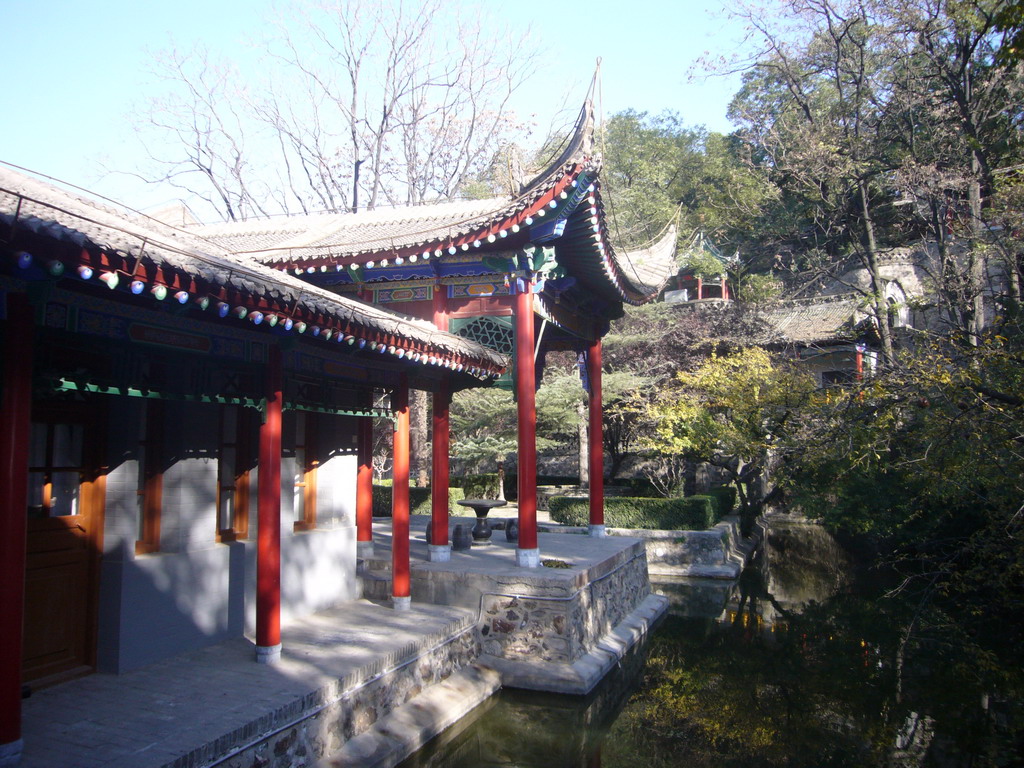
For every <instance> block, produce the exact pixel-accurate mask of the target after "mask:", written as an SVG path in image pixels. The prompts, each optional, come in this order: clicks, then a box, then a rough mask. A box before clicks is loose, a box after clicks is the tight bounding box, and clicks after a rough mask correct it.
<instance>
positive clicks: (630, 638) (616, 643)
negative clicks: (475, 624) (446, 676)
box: [479, 595, 669, 696]
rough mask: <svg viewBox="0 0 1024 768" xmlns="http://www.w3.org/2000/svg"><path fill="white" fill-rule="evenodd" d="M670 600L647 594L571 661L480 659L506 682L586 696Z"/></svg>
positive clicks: (507, 683) (502, 681) (644, 631)
mask: <svg viewBox="0 0 1024 768" xmlns="http://www.w3.org/2000/svg"><path fill="white" fill-rule="evenodd" d="M668 604H669V601H668V598H666V597H664V596H662V595H648V596H647V597H646V598H644V600H643V602H641V603H640V605H638V606H637V607H636V608H635V609H634V610H633V611H632V612H631V613H629V614H628V615H627V616H626V618H625V619H623V620H622V621H621V622H619V624H618V626H616V627H615V628H614V629H613V630H612V631H611V632H608V633H607V634H606V635H604V637H602V638H601V639H600V640H599V641H598V643H597V645H596V646H595V647H594V649H593V650H591V651H590V652H589V653H587V654H585V655H584V656H582V657H581V658H579V659H578V660H576V661H575V662H573V663H572V664H552V663H550V662H536V661H515V660H510V659H503V658H499V657H497V656H491V655H489V654H482V655H481V656H480V659H479V661H480V663H481V664H484V665H486V666H488V667H491V668H492V669H494V670H497V671H498V672H499V673H500V674H501V683H502V685H503V686H507V687H509V688H525V689H527V690H531V691H547V692H549V693H567V694H572V695H578V696H583V695H585V694H587V693H590V691H591V690H592V689H593V688H594V686H596V685H597V684H598V683H599V682H600V681H601V680H602V679H603V678H604V676H605V675H607V674H608V672H610V671H611V669H612V668H613V667H614V666H615V665H616V664H618V662H619V660H620V659H621V658H622V657H623V656H625V655H626V653H628V652H629V650H630V649H631V648H632V647H633V646H634V645H636V644H637V643H639V642H640V641H641V640H643V639H644V638H645V637H646V636H647V634H648V633H649V632H650V631H651V629H653V628H654V627H655V626H656V625H657V623H658V622H659V621H660V620H661V619H662V617H663V616H664V615H665V613H666V611H667V610H668Z"/></svg>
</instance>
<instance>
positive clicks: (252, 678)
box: [21, 600, 473, 768]
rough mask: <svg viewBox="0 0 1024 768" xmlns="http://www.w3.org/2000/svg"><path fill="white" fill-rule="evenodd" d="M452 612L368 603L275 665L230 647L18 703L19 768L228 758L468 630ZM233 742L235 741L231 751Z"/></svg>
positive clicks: (308, 627)
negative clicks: (203, 755)
mask: <svg viewBox="0 0 1024 768" xmlns="http://www.w3.org/2000/svg"><path fill="white" fill-rule="evenodd" d="M472 620H473V616H472V615H471V614H470V613H469V612H467V611H464V610H460V609H458V608H451V607H447V606H434V605H414V606H413V607H412V609H411V610H409V611H401V612H399V611H394V610H392V609H391V608H390V607H386V606H381V605H377V604H374V603H371V602H369V601H365V600H359V601H355V602H352V603H348V604H345V605H343V606H340V607H338V608H334V609H332V610H329V611H325V612H322V613H318V614H315V615H313V616H310V617H307V618H306V619H303V620H300V621H295V622H292V623H291V625H290V626H288V627H287V628H286V629H285V630H284V631H283V633H282V644H283V648H284V650H283V654H282V660H281V663H280V664H277V665H273V666H268V665H264V664H257V663H255V662H254V661H253V657H254V647H253V643H252V642H251V641H250V640H248V639H244V638H240V639H237V640H230V641H227V642H224V643H219V644H217V645H214V646H210V647H207V648H203V649H201V650H198V651H194V652H192V653H187V654H182V655H180V656H176V657H174V658H171V659H167V660H165V661H162V662H158V663H156V664H152V665H150V666H147V667H144V668H142V669H138V670H134V671H132V672H127V673H125V674H122V675H105V674H94V675H89V676H88V677H83V678H81V679H78V680H73V681H70V682H68V683H64V684H62V685H58V686H54V687H52V688H47V689H44V690H41V691H37V692H36V693H35V694H34V695H33V696H32V697H31V698H29V699H27V700H25V701H24V702H23V705H24V706H23V713H24V716H23V717H24V723H23V736H24V740H25V751H24V754H23V756H22V762H21V766H22V768H58V767H59V768H100V767H101V766H102V767H103V768H111V767H112V766H118V767H120V766H124V768H150V767H151V766H152V767H153V768H156V767H157V766H164V765H168V764H174V763H175V762H178V764H179V765H192V764H200V763H198V762H191V761H190V758H189V756H190V755H192V759H193V760H194V758H195V756H196V754H198V753H199V752H203V751H207V752H208V751H209V749H210V747H209V746H208V745H211V744H215V743H216V742H218V741H220V742H221V743H220V745H218V746H217V749H218V750H219V751H221V752H224V753H227V752H230V751H231V750H233V749H236V748H238V747H241V746H243V745H244V743H245V742H246V741H251V740H253V739H256V738H258V737H259V736H260V735H261V734H263V733H266V732H269V731H273V730H274V729H276V728H279V727H281V726H284V725H286V724H287V723H289V722H291V721H292V720H294V719H295V718H296V717H297V716H301V712H302V710H303V709H305V708H308V707H309V706H310V704H312V703H315V702H316V701H317V700H319V699H322V698H323V695H324V694H323V692H324V691H325V689H326V690H328V691H337V690H344V689H346V688H347V687H349V686H352V685H358V684H359V682H360V681H361V680H366V679H369V678H371V677H372V676H373V675H375V674H378V673H379V672H381V671H382V670H384V669H386V668H388V666H389V665H394V664H397V663H400V661H401V659H403V658H406V657H409V656H415V654H416V653H417V652H418V650H419V649H420V648H427V647H430V646H432V645H434V644H436V643H438V642H440V641H442V640H443V639H444V638H446V637H449V636H451V635H454V634H457V633H458V632H460V631H462V630H463V629H464V628H465V627H468V626H469V625H470V624H471V623H472ZM232 742H238V743H232Z"/></svg>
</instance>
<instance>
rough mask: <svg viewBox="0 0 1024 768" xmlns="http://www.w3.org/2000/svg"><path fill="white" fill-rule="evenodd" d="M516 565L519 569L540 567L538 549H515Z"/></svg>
mask: <svg viewBox="0 0 1024 768" xmlns="http://www.w3.org/2000/svg"><path fill="white" fill-rule="evenodd" d="M516 565H518V566H519V567H520V568H538V567H539V566H540V549H539V548H537V549H519V548H516Z"/></svg>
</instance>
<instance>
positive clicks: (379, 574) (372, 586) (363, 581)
mask: <svg viewBox="0 0 1024 768" xmlns="http://www.w3.org/2000/svg"><path fill="white" fill-rule="evenodd" d="M370 562H371V563H372V562H375V561H370ZM389 565H390V564H389ZM356 579H357V580H358V581H359V591H360V595H361V596H362V598H363V599H364V600H388V599H390V597H391V568H390V567H389V568H387V569H386V570H385V569H377V568H366V567H365V566H364V561H363V560H360V561H359V564H358V566H357V567H356Z"/></svg>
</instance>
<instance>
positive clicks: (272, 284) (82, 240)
mask: <svg viewBox="0 0 1024 768" xmlns="http://www.w3.org/2000/svg"><path fill="white" fill-rule="evenodd" d="M0 224H6V225H7V227H8V228H9V230H10V232H11V233H15V232H17V231H22V232H23V233H24V234H25V235H30V236H32V237H35V238H37V239H45V240H46V241H48V242H53V243H56V244H59V245H62V246H63V247H64V250H65V251H67V252H69V253H74V254H76V256H72V257H69V258H68V259H66V261H67V263H68V264H69V265H70V266H71V268H72V270H73V271H78V270H79V268H82V269H86V270H89V271H90V272H92V271H96V272H100V273H101V274H104V275H105V274H111V275H112V276H113V277H112V278H111V282H112V285H110V287H112V288H114V287H116V286H118V284H120V285H121V286H122V290H124V289H125V288H129V287H130V288H131V290H130V292H131V293H132V294H135V293H136V290H135V289H134V285H135V284H136V283H138V284H140V285H141V284H143V283H145V285H146V286H147V287H150V288H153V287H156V286H157V285H160V286H162V287H163V288H165V289H166V290H170V291H171V292H172V293H174V292H177V293H179V294H184V295H185V296H186V300H187V301H195V303H196V304H197V305H200V306H202V307H203V308H205V307H206V306H209V305H210V303H211V302H212V303H213V304H214V306H216V305H217V304H218V303H220V304H226V305H228V308H229V310H230V311H232V312H234V310H235V309H238V307H242V308H244V309H245V314H242V316H243V317H244V316H245V315H246V314H248V315H252V317H250V319H251V320H252V322H253V323H256V322H257V320H256V318H255V315H256V314H259V315H260V318H261V319H262V317H263V316H266V317H268V318H269V317H270V316H271V314H273V316H274V317H275V319H278V320H280V321H281V322H288V323H291V322H294V323H295V324H301V325H303V326H305V325H309V326H310V327H314V328H316V329H318V328H320V326H323V330H330V331H331V333H330V334H325V336H326V337H327V338H331V337H337V338H338V340H339V341H340V340H342V339H346V338H351V339H353V341H352V342H350V343H355V340H356V337H357V335H358V338H360V339H362V340H363V341H364V342H365V343H372V344H374V345H377V344H384V345H385V347H384V348H385V350H387V351H390V350H391V349H392V348H394V350H395V351H394V353H393V354H394V355H398V354H399V351H400V350H401V355H400V356H399V359H401V357H404V356H405V354H406V350H409V354H413V352H412V350H413V349H415V350H416V353H415V354H417V356H419V355H422V358H423V360H424V361H425V362H424V364H431V365H444V366H445V367H448V366H449V365H450V366H451V367H452V368H458V366H462V368H461V369H459V370H460V372H461V371H462V370H470V369H472V370H474V371H478V372H479V374H480V376H479V377H480V378H481V379H486V378H489V377H491V376H492V375H497V374H498V373H499V372H500V371H502V370H503V369H504V368H505V367H506V365H507V363H506V361H505V360H504V358H503V357H501V356H500V355H498V354H497V353H495V352H494V351H493V350H490V349H488V348H486V347H484V346H482V345H479V344H476V343H474V342H471V341H469V340H467V339H463V338H461V337H459V336H455V335H454V334H450V333H447V332H443V331H440V330H438V329H437V328H436V326H434V325H433V324H432V323H428V322H426V321H422V320H416V319H413V318H406V317H404V316H401V315H396V314H394V313H392V312H388V311H386V310H384V309H381V308H379V307H375V306H371V305H368V304H364V303H362V302H359V301H356V300H355V299H351V298H346V297H343V296H339V295H337V294H335V293H333V292H331V291H327V290H325V289H322V288H319V287H317V286H315V285H311V284H310V283H308V282H305V281H301V280H298V279H296V278H295V277H292V276H291V275H287V274H284V273H282V272H280V271H278V270H274V269H271V268H269V267H266V266H264V265H261V264H258V263H253V262H251V261H249V260H244V259H239V258H237V257H236V256H234V255H233V254H231V253H229V252H226V251H224V250H223V249H221V248H220V247H219V246H217V245H216V244H213V243H209V242H206V241H203V240H201V239H197V238H195V237H194V236H193V235H192V234H191V233H189V232H187V231H183V230H180V229H176V228H174V227H170V226H167V225H164V224H162V223H161V222H158V221H155V220H152V219H149V218H147V217H143V216H141V215H133V214H131V213H128V212H126V211H123V210H118V209H115V208H112V207H109V206H106V205H103V204H100V203H99V202H97V201H95V200H92V199H88V198H84V197H80V196H78V195H76V194H72V193H70V192H68V191H65V190H63V189H60V188H58V187H55V186H53V185H51V184H49V183H47V182H44V181H42V180H40V179H37V178H34V177H31V176H28V175H25V174H22V173H20V172H18V171H15V170H13V169H11V168H8V167H5V166H2V165H0ZM8 239H9V240H10V238H8ZM61 268H62V269H63V265H62V267H61ZM80 274H84V273H80ZM114 278H116V279H114ZM140 290H141V289H140ZM133 298H134V297H133ZM142 298H143V297H141V296H140V297H139V299H140V300H141V299H142ZM179 300H180V299H179ZM201 301H202V302H203V303H202V304H200V302H201ZM226 319H227V320H235V319H237V315H229V316H227V317H226ZM314 324H318V325H314ZM343 334H344V335H343ZM396 341H398V342H399V344H396V343H395V342H396ZM432 361H436V362H432Z"/></svg>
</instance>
